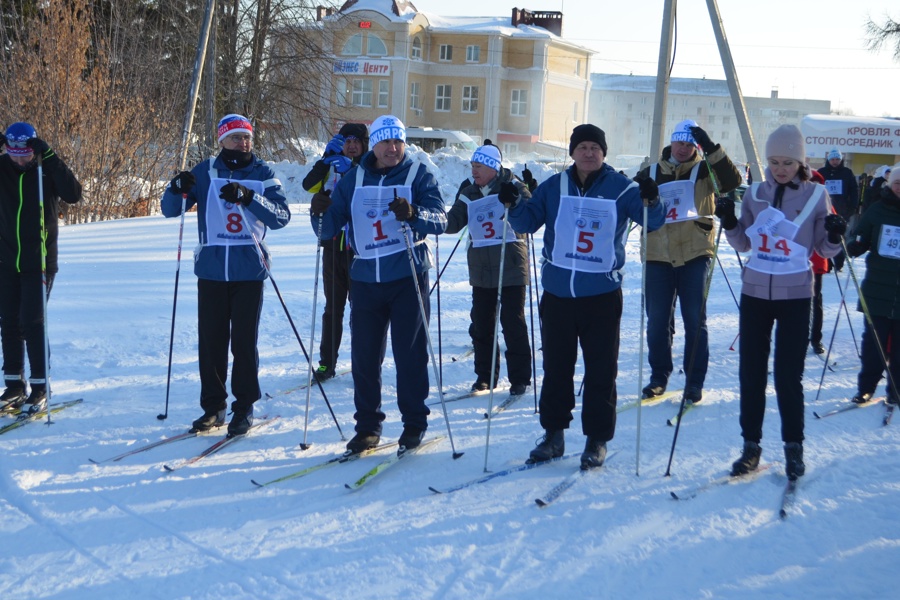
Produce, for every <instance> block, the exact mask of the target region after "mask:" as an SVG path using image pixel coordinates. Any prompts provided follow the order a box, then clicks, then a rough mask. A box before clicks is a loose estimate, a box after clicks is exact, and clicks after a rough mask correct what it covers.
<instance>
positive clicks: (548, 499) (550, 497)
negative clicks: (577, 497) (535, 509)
mask: <svg viewBox="0 0 900 600" xmlns="http://www.w3.org/2000/svg"><path fill="white" fill-rule="evenodd" d="M616 454H618V451H616V452H610V453H609V454H607V455H606V459H605V460H604V461H603V465H601V466H599V467H594V468H593V469H584V468H582V467H581V465H579V466H578V470H577V471H575V472H574V473H572V474H571V475H568V476H566V478H565V479H563V480H562V481H560V482H559V483H557V484H556V485H555V486H553V487H552V488H551V489H550V491H549V492H547V493H546V494H545V495H543V496H541V497H540V498H535V499H534V502H535V504H537V505H538V506H540V507H541V508H544V507H545V506H550V504H552V503H553V502H554V501H555V500H556V499H558V498H559V497H560V496H562V495H563V493H565V492H566V490H569V489H571V488H572V486H574V485H575V484H576V483H578V482H579V481H580V480H581V479H582V478H583V477H584V476H585V475H587V474H588V473H594V472H596V471H600V470H601V469H603V467H604V466H606V463H608V462H609V459H611V458H612V457H613V456H615V455H616Z"/></svg>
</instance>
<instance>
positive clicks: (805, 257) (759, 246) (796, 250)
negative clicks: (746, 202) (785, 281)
mask: <svg viewBox="0 0 900 600" xmlns="http://www.w3.org/2000/svg"><path fill="white" fill-rule="evenodd" d="M798 230H799V227H798V226H797V225H796V224H795V223H792V222H790V221H788V220H787V219H785V217H784V213H782V212H781V211H780V210H778V209H776V208H772V207H771V206H770V207H769V208H767V209H765V210H764V211H762V212H760V213H759V214H758V215H757V216H756V220H755V221H754V222H753V225H752V226H751V227H750V228H749V229H748V230H747V237H748V238H750V244H751V248H752V251H751V253H750V260H749V261H748V262H747V266H748V267H749V268H751V269H753V270H754V271H759V272H760V273H767V274H769V275H788V274H790V273H802V272H804V271H807V270H809V249H807V248H806V246H804V245H802V244H799V243H797V242H795V241H793V238H794V237H795V236H796V235H797V231H798Z"/></svg>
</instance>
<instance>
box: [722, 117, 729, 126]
mask: <svg viewBox="0 0 900 600" xmlns="http://www.w3.org/2000/svg"><path fill="white" fill-rule="evenodd" d="M722 125H731V117H722Z"/></svg>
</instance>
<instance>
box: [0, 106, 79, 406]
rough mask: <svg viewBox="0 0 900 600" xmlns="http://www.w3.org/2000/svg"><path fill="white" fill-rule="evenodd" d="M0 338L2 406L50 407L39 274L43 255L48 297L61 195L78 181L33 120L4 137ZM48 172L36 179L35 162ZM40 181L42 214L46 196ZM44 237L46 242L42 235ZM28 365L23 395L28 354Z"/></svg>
mask: <svg viewBox="0 0 900 600" xmlns="http://www.w3.org/2000/svg"><path fill="white" fill-rule="evenodd" d="M4 144H5V145H6V147H7V150H6V154H5V155H4V156H0V339H2V346H3V379H4V383H5V384H6V389H5V390H4V392H3V395H2V396H0V406H3V407H5V408H18V407H23V410H24V411H25V412H28V413H32V414H34V413H38V412H40V411H42V410H44V409H45V408H46V407H47V369H48V365H47V364H46V362H45V357H46V356H47V354H45V352H44V351H45V347H44V344H45V343H46V341H47V338H46V335H47V332H46V331H45V329H44V310H43V308H44V303H43V300H42V298H41V294H42V293H44V292H45V289H44V283H43V282H42V279H41V272H42V268H43V267H42V264H41V263H42V260H41V256H42V253H46V254H45V256H46V294H47V299H48V300H49V299H50V290H51V289H52V287H53V280H54V279H55V276H56V273H57V271H59V264H58V261H57V255H58V247H57V237H58V235H59V220H58V217H57V215H59V201H60V200H62V201H63V202H65V203H67V204H75V203H76V202H78V201H80V200H81V184H80V183H79V182H78V180H77V179H76V178H75V175H74V174H73V173H72V171H71V170H70V169H69V167H67V166H66V164H65V163H64V162H63V161H62V159H61V158H59V156H57V155H56V153H55V152H54V151H53V150H51V149H50V146H49V145H48V144H47V142H45V141H44V140H42V139H41V138H39V137H38V135H37V132H36V131H35V129H34V127H33V126H32V125H30V124H28V123H13V124H12V125H10V126H9V127H8V128H7V129H6V133H5V134H4V135H2V136H0V149H2V148H3V145H4ZM38 156H40V157H41V159H42V171H43V178H42V179H41V180H40V183H39V182H38V169H37V165H38V160H37V157H38ZM39 186H43V203H44V205H43V215H41V210H40V209H41V195H40V189H39ZM42 235H43V236H44V237H43V241H42V239H41V238H42ZM26 351H27V353H28V364H29V366H30V367H31V373H30V377H29V379H28V383H29V384H30V386H31V392H30V394H28V396H27V398H26V393H27V390H26V386H25V353H26Z"/></svg>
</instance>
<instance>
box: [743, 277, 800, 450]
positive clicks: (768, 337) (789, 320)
mask: <svg viewBox="0 0 900 600" xmlns="http://www.w3.org/2000/svg"><path fill="white" fill-rule="evenodd" d="M809 304H810V299H809V298H799V299H795V300H763V299H761V298H754V297H752V296H748V295H746V294H742V295H741V311H740V334H741V341H740V353H741V356H740V369H739V378H740V383H741V418H740V421H741V435H742V436H743V438H744V439H745V440H747V441H750V442H756V443H757V444H758V443H759V442H760V440H762V426H763V416H764V415H765V411H766V386H767V385H768V382H769V375H768V369H769V354H770V351H771V346H772V343H771V342H772V329H773V327H774V329H775V355H774V359H773V361H772V362H773V364H774V366H773V371H774V376H775V397H776V398H777V399H778V412H779V413H780V414H781V439H782V441H784V442H802V441H803V426H804V419H803V369H804V366H805V361H806V345H807V344H808V341H807V340H808V339H809V338H808V336H809ZM776 324H777V325H776Z"/></svg>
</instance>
